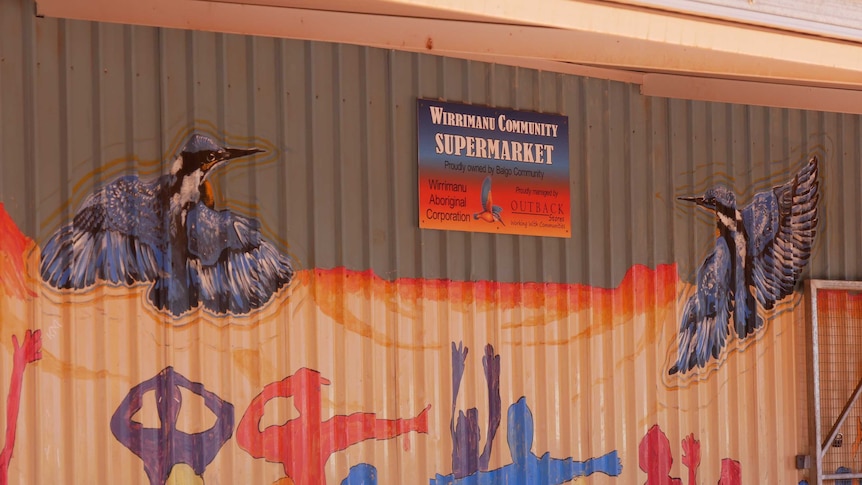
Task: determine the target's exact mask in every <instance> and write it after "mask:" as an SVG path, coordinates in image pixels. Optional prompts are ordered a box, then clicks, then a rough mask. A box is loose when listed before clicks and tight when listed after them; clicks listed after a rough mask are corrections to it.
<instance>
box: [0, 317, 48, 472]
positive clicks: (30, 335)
mask: <svg viewBox="0 0 862 485" xmlns="http://www.w3.org/2000/svg"><path fill="white" fill-rule="evenodd" d="M12 346H13V347H14V353H13V355H12V378H11V382H10V384H9V396H8V397H7V398H6V443H5V444H4V445H3V451H0V485H6V484H7V483H9V462H10V461H12V449H13V448H14V447H15V433H16V431H17V430H18V410H19V408H20V406H21V388H22V386H23V384H24V369H25V368H26V367H27V364H30V363H33V362H36V361H37V360H39V359H41V358H42V331H41V330H36V331H35V332H31V331H30V330H27V333H25V334H24V343H23V344H21V345H20V346H19V345H18V336H16V335H13V336H12Z"/></svg>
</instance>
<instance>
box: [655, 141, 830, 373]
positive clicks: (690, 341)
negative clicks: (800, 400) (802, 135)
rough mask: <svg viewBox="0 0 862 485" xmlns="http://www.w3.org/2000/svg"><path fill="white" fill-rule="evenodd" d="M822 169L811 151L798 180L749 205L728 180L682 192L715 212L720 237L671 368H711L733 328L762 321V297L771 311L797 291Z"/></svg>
mask: <svg viewBox="0 0 862 485" xmlns="http://www.w3.org/2000/svg"><path fill="white" fill-rule="evenodd" d="M817 173H818V171H817V158H816V157H812V158H811V160H809V162H808V164H806V165H805V167H803V168H802V169H801V170H800V171H799V173H797V174H796V176H795V177H793V180H791V181H789V182H787V183H786V184H784V185H779V186H778V187H774V188H773V189H772V190H768V191H764V192H760V193H758V194H756V195H755V196H754V198H753V199H752V201H751V202H750V203H749V204H748V205H746V206H744V207H742V208H739V207H737V204H736V195H735V194H734V193H733V192H732V191H731V190H730V189H729V188H727V187H724V186H721V185H719V186H716V187H712V188H710V189H708V190H707V191H706V192H705V193H704V194H703V195H702V196H700V197H680V200H685V201H689V202H694V203H695V204H697V205H698V206H700V207H703V208H705V209H707V210H709V211H711V212H712V213H714V214H715V219H716V226H717V228H718V232H719V235H718V238H717V239H716V240H715V248H714V249H713V250H712V252H710V253H709V255H708V256H707V257H706V259H705V260H704V261H703V264H701V266H700V268H699V269H698V271H697V291H696V293H695V294H694V295H692V296H691V298H690V299H689V300H688V302H686V304H685V308H684V310H683V314H682V322H681V323H680V328H679V338H678V345H679V350H678V356H677V361H676V363H675V364H674V365H673V366H672V367H671V368H670V370H669V371H668V373H669V374H676V373H677V372H679V373H686V372H688V371H690V370H691V369H693V368H695V367H704V366H706V364H707V362H708V361H709V359H711V358H717V357H718V356H719V355H720V354H721V350H722V349H723V348H724V346H725V343H726V341H727V338H728V336H729V335H730V334H731V330H733V333H734V334H736V336H737V338H740V339H744V338H746V337H748V336H749V335H751V334H752V333H753V332H755V331H756V330H757V329H758V328H760V327H761V326H762V325H763V320H762V319H761V317H760V316H759V315H758V314H757V307H758V305H757V304H758V303H759V304H760V306H762V307H763V308H764V309H766V310H769V309H771V308H773V307H774V306H775V303H777V302H778V301H780V300H782V299H784V298H785V297H786V296H787V295H790V294H791V293H793V290H794V288H795V286H796V282H797V281H798V279H799V275H800V274H801V273H802V270H803V269H804V268H805V265H806V264H807V263H808V258H809V256H810V255H811V249H812V248H813V246H814V236H815V235H816V233H817V230H816V228H817V203H818V201H819V198H820V195H819V182H818V181H817ZM731 316H732V327H731Z"/></svg>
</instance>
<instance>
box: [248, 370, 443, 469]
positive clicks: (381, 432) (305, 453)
mask: <svg viewBox="0 0 862 485" xmlns="http://www.w3.org/2000/svg"><path fill="white" fill-rule="evenodd" d="M324 384H326V385H328V384H330V382H329V380H328V379H326V378H324V377H322V376H321V375H320V373H319V372H317V371H315V370H311V369H307V368H302V369H299V370H298V371H297V372H296V373H295V374H294V375H292V376H288V377H286V378H285V379H283V380H281V381H279V382H273V383H270V384H268V385H267V386H266V387H264V388H263V391H261V393H260V394H258V395H257V396H256V397H255V398H254V399H253V400H252V401H251V404H249V406H248V409H247V410H246V412H245V415H243V417H242V419H241V420H240V422H239V426H238V427H237V431H236V439H237V443H238V444H239V446H240V448H242V449H243V450H245V451H247V452H248V453H249V454H250V455H251V456H253V457H255V458H265V459H266V460H267V461H270V462H276V463H281V464H282V465H283V466H284V473H285V474H287V476H289V477H290V478H291V479H292V480H293V481H294V483H295V484H296V485H325V484H326V477H325V475H324V471H323V470H324V465H326V461H327V460H328V459H329V456H330V455H332V454H333V453H335V452H336V451H340V450H343V449H345V448H347V447H348V446H351V445H354V444H356V443H358V442H360V441H364V440H367V439H372V438H376V439H381V440H383V439H390V438H394V437H396V436H399V435H401V434H404V433H409V432H411V431H416V432H419V433H427V432H428V410H429V409H430V408H431V406H430V405H429V406H428V407H426V408H425V409H424V410H422V412H420V413H419V415H418V416H416V417H415V418H410V419H377V415H376V414H374V413H354V414H351V415H337V416H333V417H332V418H330V419H327V420H326V421H323V420H322V412H321V398H320V392H321V391H320V389H321V386H322V385H324ZM278 397H284V398H286V397H293V400H294V407H296V409H297V411H299V417H298V418H295V419H291V420H289V421H288V422H286V423H284V424H282V425H273V426H268V427H267V428H266V429H264V430H263V431H260V420H261V418H262V417H263V415H264V406H265V405H266V403H267V402H268V401H269V400H271V399H274V398H278Z"/></svg>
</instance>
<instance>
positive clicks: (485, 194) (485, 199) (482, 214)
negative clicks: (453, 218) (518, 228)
mask: <svg viewBox="0 0 862 485" xmlns="http://www.w3.org/2000/svg"><path fill="white" fill-rule="evenodd" d="M502 213H503V208H502V207H500V206H499V205H494V203H493V201H492V199H491V177H485V180H484V181H483V182H482V210H481V211H479V212H476V213H474V214H473V219H474V220H480V219H481V220H483V221H485V222H494V221H497V222H499V223H500V224H503V225H504V226H505V225H506V223H505V222H503V218H502V217H500V214H502Z"/></svg>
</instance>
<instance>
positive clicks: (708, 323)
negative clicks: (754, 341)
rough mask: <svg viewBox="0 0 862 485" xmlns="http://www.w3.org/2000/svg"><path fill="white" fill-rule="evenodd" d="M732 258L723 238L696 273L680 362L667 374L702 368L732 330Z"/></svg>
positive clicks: (682, 334) (681, 337)
mask: <svg viewBox="0 0 862 485" xmlns="http://www.w3.org/2000/svg"><path fill="white" fill-rule="evenodd" d="M730 276H731V258H730V249H729V248H728V247H727V242H726V241H725V240H724V238H722V237H719V238H718V239H716V242H715V249H713V251H712V252H711V253H710V254H709V256H707V257H706V259H705V260H704V261H703V264H701V266H700V268H699V269H698V270H697V289H696V291H695V293H694V295H692V296H691V297H690V298H689V299H688V301H687V302H686V304H685V308H684V309H683V313H682V322H681V323H680V327H679V337H678V340H677V342H678V344H679V350H678V354H677V361H676V364H674V365H673V367H671V368H670V370H669V371H668V374H676V373H677V372H681V373H685V372H688V371H689V370H691V369H693V368H694V367H695V366H698V367H703V366H705V365H706V363H707V361H708V360H709V359H710V358H717V357H718V356H719V355H720V354H721V350H722V349H723V348H724V345H725V343H726V341H727V335H728V333H729V331H730V329H729V327H728V321H729V318H730V312H731V311H732V310H733V299H732V298H731V295H730V287H729V285H730V279H731V278H730Z"/></svg>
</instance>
